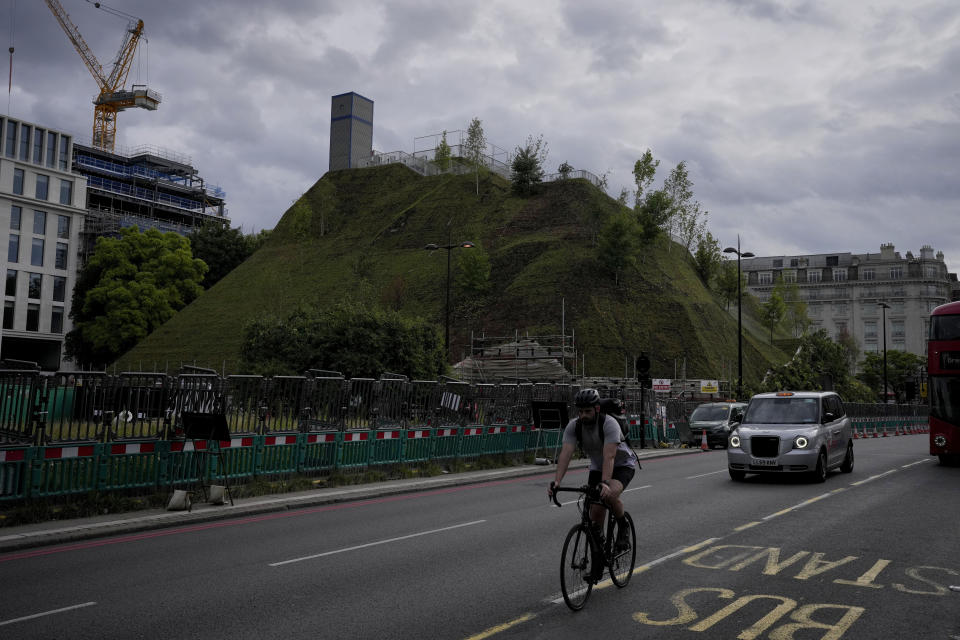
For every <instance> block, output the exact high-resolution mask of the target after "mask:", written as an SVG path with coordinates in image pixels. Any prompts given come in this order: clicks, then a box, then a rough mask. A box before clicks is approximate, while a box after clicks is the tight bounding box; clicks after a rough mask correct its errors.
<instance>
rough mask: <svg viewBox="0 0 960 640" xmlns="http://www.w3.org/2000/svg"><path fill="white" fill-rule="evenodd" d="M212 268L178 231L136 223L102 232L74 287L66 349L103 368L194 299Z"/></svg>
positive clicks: (84, 363)
mask: <svg viewBox="0 0 960 640" xmlns="http://www.w3.org/2000/svg"><path fill="white" fill-rule="evenodd" d="M206 271H207V265H205V264H204V263H203V261H202V260H199V259H197V258H194V257H193V254H192V253H191V251H190V242H189V240H187V239H186V238H185V237H183V236H181V235H178V234H176V233H173V232H170V233H160V231H158V230H156V229H148V230H147V231H146V232H144V233H140V231H139V230H138V229H137V228H136V227H125V228H123V229H121V230H120V237H119V238H111V237H106V236H104V237H101V238H98V239H97V244H96V248H95V249H94V252H93V255H92V256H91V258H90V260H89V261H88V262H87V264H86V265H85V266H84V267H83V270H82V271H81V272H80V276H79V278H78V280H77V284H76V286H75V287H74V290H73V305H72V309H71V311H70V317H71V318H72V319H73V325H74V327H73V329H72V330H71V331H70V332H69V333H68V334H67V336H66V353H67V356H68V357H70V358H72V359H73V360H75V361H76V362H77V364H78V365H80V366H81V367H91V368H102V367H105V366H106V365H107V364H109V363H110V362H113V361H114V360H116V359H117V358H118V357H120V356H121V355H123V354H124V353H126V352H127V351H128V350H129V349H130V348H131V347H133V346H134V345H135V344H137V342H139V341H140V340H141V339H143V338H145V337H146V336H147V335H148V334H149V333H150V332H151V331H153V330H154V329H156V328H157V327H159V326H160V325H161V324H163V323H164V322H166V321H167V320H169V319H170V318H172V317H173V315H174V314H175V313H176V312H177V311H179V310H180V309H182V308H183V307H185V306H186V305H187V304H189V303H190V302H192V301H193V299H194V298H196V297H197V296H198V295H200V293H201V292H202V291H203V289H202V288H201V286H200V282H201V281H202V280H203V276H204V274H205V273H206Z"/></svg>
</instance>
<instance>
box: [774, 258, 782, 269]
mask: <svg viewBox="0 0 960 640" xmlns="http://www.w3.org/2000/svg"><path fill="white" fill-rule="evenodd" d="M773 267H774V268H775V269H780V268H782V267H783V258H774V259H773Z"/></svg>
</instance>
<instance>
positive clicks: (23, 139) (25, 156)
mask: <svg viewBox="0 0 960 640" xmlns="http://www.w3.org/2000/svg"><path fill="white" fill-rule="evenodd" d="M20 159H21V160H23V161H24V162H26V161H27V160H29V159H30V125H28V124H21V125H20Z"/></svg>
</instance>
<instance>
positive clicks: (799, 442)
mask: <svg viewBox="0 0 960 640" xmlns="http://www.w3.org/2000/svg"><path fill="white" fill-rule="evenodd" d="M793 446H794V447H795V448H797V449H806V448H807V447H808V446H810V441H809V440H807V437H806V436H797V437H796V438H794V439H793Z"/></svg>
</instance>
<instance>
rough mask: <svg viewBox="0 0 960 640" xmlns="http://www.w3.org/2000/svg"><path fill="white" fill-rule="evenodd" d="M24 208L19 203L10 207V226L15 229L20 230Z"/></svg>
mask: <svg viewBox="0 0 960 640" xmlns="http://www.w3.org/2000/svg"><path fill="white" fill-rule="evenodd" d="M21 211H22V210H21V209H20V207H18V206H17V205H13V206H12V207H10V228H11V229H12V230H13V231H20V212H21Z"/></svg>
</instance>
